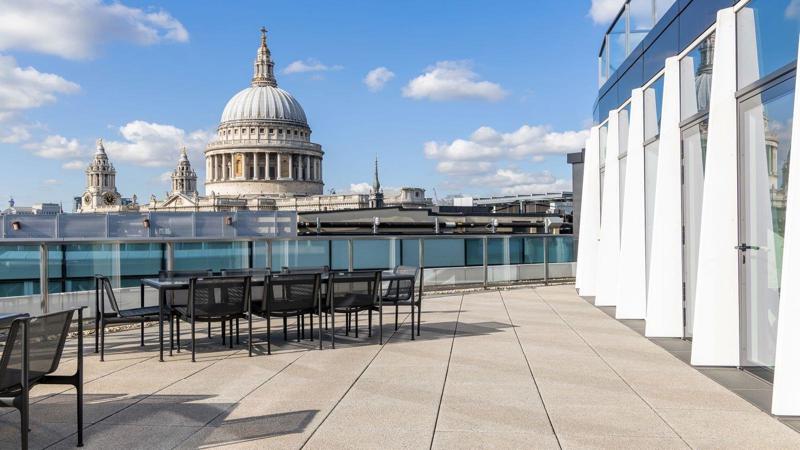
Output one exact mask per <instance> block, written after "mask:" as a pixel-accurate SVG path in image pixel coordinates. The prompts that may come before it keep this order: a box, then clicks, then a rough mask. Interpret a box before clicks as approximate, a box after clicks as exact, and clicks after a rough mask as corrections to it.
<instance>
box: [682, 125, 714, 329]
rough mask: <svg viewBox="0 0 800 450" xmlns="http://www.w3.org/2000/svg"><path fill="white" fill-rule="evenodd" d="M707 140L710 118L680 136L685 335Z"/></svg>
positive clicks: (691, 304) (690, 311)
mask: <svg viewBox="0 0 800 450" xmlns="http://www.w3.org/2000/svg"><path fill="white" fill-rule="evenodd" d="M707 141H708V121H703V122H701V123H699V124H697V125H694V126H692V127H690V128H689V129H687V130H685V131H684V132H683V134H682V137H681V148H682V150H683V229H684V244H683V261H684V264H683V267H684V274H683V280H684V283H685V286H686V287H685V289H686V304H685V305H684V317H685V320H684V325H685V329H684V336H685V337H691V336H692V327H693V324H694V305H695V290H696V289H697V260H698V256H699V251H700V218H701V214H702V212H703V183H704V180H705V163H706V142H707Z"/></svg>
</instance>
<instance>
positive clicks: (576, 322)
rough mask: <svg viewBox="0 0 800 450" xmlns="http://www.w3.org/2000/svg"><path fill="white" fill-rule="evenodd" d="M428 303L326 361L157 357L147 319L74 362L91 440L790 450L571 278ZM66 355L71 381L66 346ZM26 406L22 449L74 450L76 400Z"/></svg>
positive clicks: (281, 348) (46, 396)
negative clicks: (80, 374) (415, 328)
mask: <svg viewBox="0 0 800 450" xmlns="http://www.w3.org/2000/svg"><path fill="white" fill-rule="evenodd" d="M424 306H425V307H424V311H425V312H424V314H423V326H422V336H421V337H420V338H418V339H417V340H416V341H411V340H409V337H410V335H409V333H410V330H409V327H408V324H407V323H406V324H405V325H404V326H402V327H401V328H400V331H398V332H396V333H393V331H394V327H393V326H392V325H391V324H390V323H393V319H394V317H393V314H388V313H387V314H385V319H386V322H387V324H386V325H384V326H385V328H384V330H385V336H386V337H388V338H389V339H388V343H387V344H386V345H384V346H379V345H377V336H375V335H373V336H375V337H373V338H371V339H370V338H366V337H365V333H362V334H361V337H360V338H359V339H355V338H353V337H352V336H351V337H350V338H347V337H344V336H341V337H338V335H337V347H336V349H335V350H331V349H330V348H329V343H328V342H326V345H325V347H326V349H325V350H324V351H319V350H316V348H317V347H316V344H317V342H314V343H310V342H308V341H303V342H301V343H297V342H288V343H284V342H283V340H282V336H281V335H282V332H281V331H280V329H278V328H277V327H275V328H273V332H274V335H273V336H274V340H273V343H275V342H277V343H278V345H277V346H273V354H272V355H271V356H267V355H263V354H262V355H259V356H255V357H253V358H249V357H248V356H247V348H246V346H245V345H241V346H239V347H234V349H233V350H229V349H227V347H225V348H223V347H222V346H221V345H220V342H219V339H218V338H217V339H215V340H214V341H208V340H207V339H205V338H204V341H205V343H204V345H203V346H201V347H200V348H198V358H199V359H198V362H196V363H192V362H191V361H190V354H189V353H188V352H182V353H180V354H176V356H172V357H168V356H167V357H166V362H164V363H159V362H158V351H157V345H156V333H157V328H155V327H150V328H147V338H148V341H147V346H146V348H145V349H141V348H140V347H138V331H126V332H120V333H114V334H113V335H112V336H111V337H109V338H108V339H107V342H108V343H107V349H106V362H103V363H101V362H99V359H98V358H97V357H96V355H95V354H94V353H87V358H86V361H85V366H86V377H85V378H86V384H85V390H86V413H85V417H86V430H85V443H86V447H87V448H196V447H205V448H207V447H228V446H229V447H253V448H264V447H269V448H327V449H330V448H378V447H383V448H430V447H433V448H465V447H468V448H478V447H492V448H510V447H526V448H527V447H535V448H687V447H692V448H704V447H716V448H725V447H746V448H800V434H798V433H796V432H795V431H793V430H792V429H791V428H789V427H787V426H786V425H784V424H782V423H781V422H779V421H778V420H776V419H774V418H773V417H770V416H769V415H768V414H765V413H763V412H762V411H760V410H759V409H758V408H756V407H755V406H753V405H751V404H750V403H749V402H747V401H746V400H744V399H742V398H741V397H739V396H738V395H736V394H734V393H733V392H731V391H729V390H727V389H725V388H723V387H722V386H720V385H719V384H717V383H716V382H715V381H713V380H712V379H711V378H708V377H707V376H705V375H703V374H702V373H700V372H698V371H696V370H694V369H692V368H691V367H689V366H688V365H686V364H685V363H684V362H682V361H680V360H679V359H678V358H676V357H675V356H673V355H671V354H670V353H668V352H667V351H666V350H664V349H663V348H661V347H660V346H658V345H656V344H654V343H652V342H650V341H649V340H647V339H645V338H643V337H642V336H640V335H639V334H637V333H636V332H635V331H634V330H632V329H630V328H628V327H627V326H625V325H624V324H622V323H620V322H617V321H616V320H614V319H612V318H611V317H609V316H607V315H606V314H605V313H603V312H602V311H601V310H599V309H597V308H595V307H594V306H592V305H591V304H590V303H588V302H586V301H585V300H583V299H581V298H580V297H578V296H577V295H576V294H575V292H574V289H573V287H572V286H551V287H536V288H524V289H513V290H503V291H496V290H493V291H484V292H480V293H469V294H463V295H462V294H458V295H449V296H440V297H429V298H427V299H426V301H425V303H424ZM403 319H407V314H401V320H403ZM362 320H363V321H362V327H363V328H362V329H361V331H362V332H363V331H365V330H366V318H365V317H362ZM258 325H259V327H258V329H257V330H255V333H256V337H257V338H259V337H263V336H261V333H262V332H263V329H264V328H265V326H264V321H263V320H260V321H258ZM275 325H277V321H276V322H275ZM201 329H203V330H205V329H204V327H201ZM245 329H246V326H244V327H242V331H243V332H244V331H245ZM290 330H291V327H290ZM342 331H343V330H342ZM201 334H204V331H203V333H201ZM243 335H246V333H243ZM185 336H186V333H185V332H184V337H185ZM290 337H293V333H291V332H290ZM71 344H72V345H73V346H74V340H73V341H71ZM86 344H87V349H88V348H89V347H88V345H89V344H93V339H91V338H87V339H86ZM259 349H260V350H259V353H263V352H264V351H265V346H263V345H259ZM67 358H69V360H67V361H65V363H64V364H63V368H62V369H63V371H64V372H69V369H70V368H72V367H74V347H73V348H71V349H68V355H67ZM33 399H34V401H35V402H36V403H35V405H34V406H33V407H32V411H31V423H32V425H31V429H32V433H31V439H32V447H35V448H41V447H55V448H67V447H74V446H75V443H76V439H75V435H74V431H75V422H74V394H73V392H72V391H63V390H62V389H61V388H59V387H57V386H38V387H36V388H35V389H34V391H33ZM2 412H3V413H4V414H3V415H2V416H0V447H3V448H13V447H14V446H16V445H18V442H19V440H18V423H19V420H18V414H17V413H16V412H15V411H14V410H11V409H6V410H2Z"/></svg>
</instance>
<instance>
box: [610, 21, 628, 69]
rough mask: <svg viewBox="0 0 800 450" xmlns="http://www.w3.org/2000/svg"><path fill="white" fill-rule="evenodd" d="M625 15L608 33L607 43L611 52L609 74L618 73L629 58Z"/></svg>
mask: <svg viewBox="0 0 800 450" xmlns="http://www.w3.org/2000/svg"><path fill="white" fill-rule="evenodd" d="M625 19H626V17H625V14H623V15H621V16H620V17H619V20H617V22H616V23H614V26H613V27H612V28H611V31H609V32H608V36H607V39H608V40H607V41H606V42H608V50H609V73H614V72H616V70H617V69H619V67H620V66H621V65H622V63H623V62H624V61H625V58H627V57H628V36H627V34H626V33H625V27H626V25H627V24H626V20H625Z"/></svg>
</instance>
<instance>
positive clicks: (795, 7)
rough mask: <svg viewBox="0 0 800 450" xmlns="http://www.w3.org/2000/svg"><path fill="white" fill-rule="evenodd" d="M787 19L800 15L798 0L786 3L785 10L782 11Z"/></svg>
mask: <svg viewBox="0 0 800 450" xmlns="http://www.w3.org/2000/svg"><path fill="white" fill-rule="evenodd" d="M784 14H785V15H786V18H787V19H796V18H797V17H798V16H800V0H792V1H791V2H789V4H788V5H786V11H784Z"/></svg>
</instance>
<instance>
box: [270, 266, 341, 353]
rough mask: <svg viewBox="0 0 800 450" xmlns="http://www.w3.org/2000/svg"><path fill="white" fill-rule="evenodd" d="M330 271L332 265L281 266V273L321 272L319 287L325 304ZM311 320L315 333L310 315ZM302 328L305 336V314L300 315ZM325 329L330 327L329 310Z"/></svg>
mask: <svg viewBox="0 0 800 450" xmlns="http://www.w3.org/2000/svg"><path fill="white" fill-rule="evenodd" d="M330 271H331V267H330V266H296V267H287V266H283V267H281V273H289V274H295V275H309V274H315V273H318V274H320V276H321V277H322V278H321V279H320V283H321V284H320V288H319V295H320V302H321V303H322V304H323V305H324V304H325V301H326V300H327V283H326V282H325V280H327V274H328V272H330ZM323 310H324V306H323ZM313 314H319V311H316V312H314V313H313ZM309 320H310V321H312V326H311V330H312V333H313V330H314V326H313V319H312V318H311V317H309ZM321 320H322V317H320V321H321ZM283 326H284V328H286V320H284V325H283ZM300 329H301V334H302V337H303V338H305V332H306V328H305V315H303V316H300ZM325 329H326V330H327V329H328V313H327V310H325Z"/></svg>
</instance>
